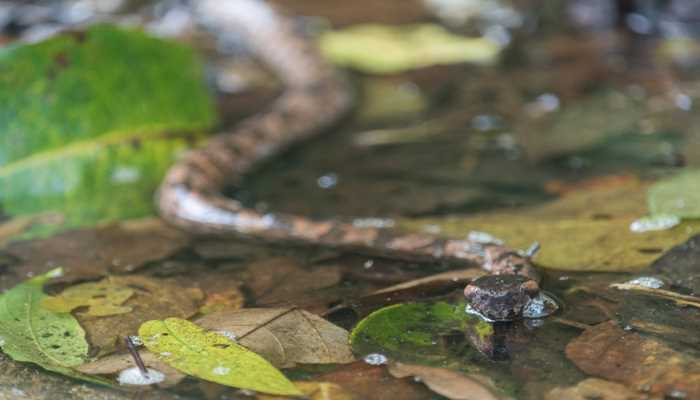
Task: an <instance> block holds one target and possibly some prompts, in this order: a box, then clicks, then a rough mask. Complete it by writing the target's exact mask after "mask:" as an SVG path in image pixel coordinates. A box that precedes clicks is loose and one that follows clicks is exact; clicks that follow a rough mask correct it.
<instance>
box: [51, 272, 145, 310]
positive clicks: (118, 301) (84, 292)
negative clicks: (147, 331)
mask: <svg viewBox="0 0 700 400" xmlns="http://www.w3.org/2000/svg"><path fill="white" fill-rule="evenodd" d="M133 294H134V291H133V289H131V288H129V287H127V286H119V285H114V284H112V283H110V282H109V281H100V282H89V283H82V284H79V285H75V286H71V287H69V288H67V289H65V290H64V291H62V292H61V293H60V294H59V295H57V296H49V297H45V298H44V299H43V300H42V302H41V305H42V306H43V307H44V308H45V309H47V310H50V311H53V312H59V313H67V312H71V311H73V310H74V309H76V308H78V307H87V308H88V309H87V310H86V311H85V312H81V313H80V315H81V316H82V317H85V318H87V317H106V316H109V315H116V314H124V313H128V312H130V311H131V307H125V306H122V304H124V302H125V301H127V300H128V299H129V297H131V296H132V295H133Z"/></svg>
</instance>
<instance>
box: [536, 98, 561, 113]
mask: <svg viewBox="0 0 700 400" xmlns="http://www.w3.org/2000/svg"><path fill="white" fill-rule="evenodd" d="M536 101H537V105H538V106H539V108H540V109H541V110H542V111H545V112H552V111H556V110H557V109H558V108H559V97H557V95H555V94H552V93H544V94H541V95H539V96H537V100H536Z"/></svg>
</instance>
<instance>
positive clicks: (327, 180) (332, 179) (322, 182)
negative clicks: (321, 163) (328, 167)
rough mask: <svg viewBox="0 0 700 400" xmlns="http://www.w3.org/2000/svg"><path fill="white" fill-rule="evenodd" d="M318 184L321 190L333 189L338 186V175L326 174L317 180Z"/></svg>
mask: <svg viewBox="0 0 700 400" xmlns="http://www.w3.org/2000/svg"><path fill="white" fill-rule="evenodd" d="M316 184H317V185H318V187H320V188H321V189H331V188H333V187H335V185H337V184H338V175H337V174H334V173H330V174H325V175H323V176H320V177H319V178H318V179H317V180H316Z"/></svg>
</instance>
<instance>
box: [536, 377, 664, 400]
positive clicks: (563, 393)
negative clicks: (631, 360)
mask: <svg viewBox="0 0 700 400" xmlns="http://www.w3.org/2000/svg"><path fill="white" fill-rule="evenodd" d="M590 399H596V400H654V399H657V400H660V398H654V399H651V398H649V397H647V396H646V395H642V394H641V393H638V392H634V391H632V390H630V389H628V388H627V387H626V386H624V385H621V384H619V383H615V382H610V381H606V380H603V379H597V378H588V379H584V380H582V381H581V382H579V383H577V384H576V385H575V386H570V387H565V388H564V387H557V388H554V389H552V390H550V391H549V393H547V395H546V396H545V398H544V400H590Z"/></svg>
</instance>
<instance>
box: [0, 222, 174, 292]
mask: <svg viewBox="0 0 700 400" xmlns="http://www.w3.org/2000/svg"><path fill="white" fill-rule="evenodd" d="M187 241H188V239H187V236H186V235H185V234H183V233H182V232H180V231H178V230H176V229H174V228H171V227H169V226H167V225H165V223H163V222H162V221H161V220H159V219H155V218H152V219H144V220H134V221H127V222H123V223H119V224H113V225H108V226H105V227H101V228H97V229H80V230H74V231H69V232H64V233H61V234H58V235H55V236H53V237H50V238H48V239H41V240H28V241H22V242H15V243H11V244H9V245H8V246H7V247H6V248H5V252H6V253H8V254H10V255H11V256H13V257H15V258H17V259H18V260H19V263H18V264H17V265H13V266H12V268H11V269H10V272H9V273H7V274H2V275H1V276H0V288H9V287H11V286H13V285H15V284H16V283H17V282H19V281H21V280H22V279H24V277H26V276H27V275H28V274H41V273H44V272H46V271H48V270H49V269H51V268H55V267H57V266H62V267H63V268H64V276H63V277H61V278H60V281H61V282H71V281H74V280H88V279H96V278H102V277H104V276H105V275H107V274H108V273H110V272H111V273H125V272H133V271H134V270H136V269H138V268H140V267H142V266H144V265H145V264H147V263H149V262H151V261H155V260H159V259H162V258H165V257H168V256H170V255H172V254H174V253H175V252H177V251H178V250H180V249H181V248H182V247H183V246H184V245H185V244H186V243H187Z"/></svg>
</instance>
